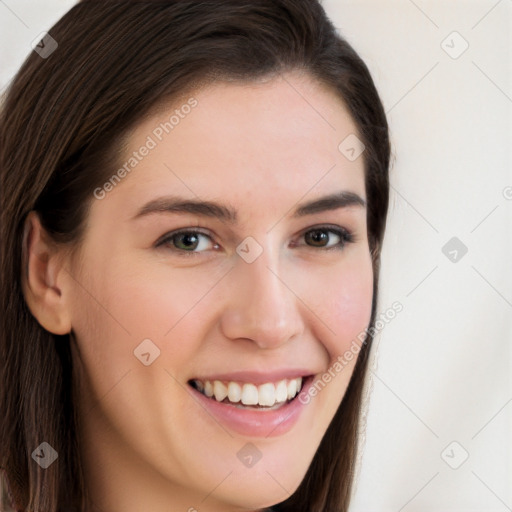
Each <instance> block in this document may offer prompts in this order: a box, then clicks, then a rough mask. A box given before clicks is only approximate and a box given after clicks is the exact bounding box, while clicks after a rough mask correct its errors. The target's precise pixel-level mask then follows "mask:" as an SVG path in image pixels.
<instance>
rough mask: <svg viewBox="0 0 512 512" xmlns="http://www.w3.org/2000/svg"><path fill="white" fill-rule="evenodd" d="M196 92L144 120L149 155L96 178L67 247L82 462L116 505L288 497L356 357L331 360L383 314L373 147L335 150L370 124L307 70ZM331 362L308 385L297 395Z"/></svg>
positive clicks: (138, 141)
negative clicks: (373, 316)
mask: <svg viewBox="0 0 512 512" xmlns="http://www.w3.org/2000/svg"><path fill="white" fill-rule="evenodd" d="M191 96H193V97H194V98H195V100H196V101H197V104H196V103H194V104H193V106H192V107H191V108H185V107H183V108H181V107H182V104H173V105H172V107H169V109H161V110H160V111H159V113H158V114H155V115H152V116H151V117H150V118H148V119H146V120H144V122H143V123H141V124H140V125H139V126H137V127H136V129H135V130H134V131H133V132H132V134H131V136H130V139H129V148H128V150H127V152H126V155H125V159H124V160H125V161H126V162H128V161H129V159H130V158H131V157H133V158H135V159H136V162H135V160H132V161H131V163H132V166H130V165H129V166H128V167H126V168H125V170H126V169H130V171H129V172H126V176H123V174H124V173H121V177H122V180H121V181H120V182H119V180H117V181H114V180H112V183H114V185H115V186H113V185H107V186H106V187H105V188H104V189H102V191H103V192H101V193H97V194H96V196H97V197H101V199H94V198H93V200H92V206H91V210H90V213H89V217H88V220H87V229H86V232H85V238H84V241H83V244H82V246H81V247H80V251H79V253H78V256H79V257H77V258H73V259H71V260H70V261H69V262H68V263H69V265H68V269H69V272H70V274H68V278H67V281H66V285H67V288H65V291H64V293H67V296H68V299H67V300H68V307H69V315H70V318H71V323H72V328H73V333H74V335H75V337H76V341H77V345H78V347H79V350H80V361H78V360H77V361H76V365H77V367H76V368H77V370H78V371H80V378H81V381H82V390H81V404H80V406H81V421H82V428H83V434H84V438H83V444H82V451H83V453H84V456H85V461H86V480H87V483H88V487H89V489H90V491H91V498H92V501H93V503H95V504H96V505H98V506H99V507H100V508H101V509H103V510H124V511H128V512H129V511H136V510H137V511H140V510H153V511H157V512H159V511H164V510H165V511H167V510H169V506H171V505H172V510H183V511H187V510H195V509H197V510H198V511H201V512H204V511H221V510H222V511H226V510H233V511H234V510H240V509H242V507H245V508H246V509H247V508H249V509H251V510H254V509H260V508H262V507H264V506H269V505H271V504H275V503H278V502H280V501H283V500H285V499H286V498H288V497H289V494H290V493H292V492H293V491H295V489H296V488H297V486H298V485H299V483H300V482H301V480H302V478H303V477H304V475H305V473H306V471H307V468H308V466H309V464H310V463H311V460H312V458H313V456H314V454H315V451H316V449H317V448H318V445H319V443H320V441H321V439H322V436H323V435H324V433H325V431H326V429H327V427H328V425H329V423H330V421H331V420H332V418H333V416H334V414H335V412H336V410H337V408H338V406H339V404H340V402H341V400H342V398H343V395H344V393H345V390H346V387H347V385H348V382H349V380H350V377H351V375H352V371H353V368H354V365H355V361H356V360H355V359H354V360H352V361H351V362H349V363H348V364H347V365H346V366H344V368H343V370H342V371H339V372H337V373H334V372H333V371H332V367H333V364H334V363H335V361H336V360H337V358H338V356H340V355H341V354H343V353H344V352H345V351H346V350H347V349H348V348H349V347H350V345H351V342H352V341H353V340H354V339H355V338H356V336H357V335H358V334H359V333H360V332H361V331H363V330H364V329H365V328H366V327H367V326H368V323H369V320H370V313H371V305H372V279H373V273H372V262H371V257H370V252H369V247H368V241H367V231H366V208H365V206H364V201H365V199H366V195H365V181H364V164H363V157H362V156H361V157H360V158H357V159H356V160H354V161H350V160H349V159H347V158H346V157H345V156H344V155H343V154H342V153H341V152H340V151H339V150H338V145H339V144H340V142H341V141H342V140H343V139H345V138H346V137H347V136H348V135H350V134H353V133H356V127H355V125H354V123H353V121H352V120H351V118H350V116H349V115H348V113H347V111H346V110H345V108H344V106H343V105H342V103H341V101H340V100H339V99H338V98H337V97H336V96H335V95H334V93H332V92H331V91H329V90H327V89H325V88H323V87H321V86H320V85H318V84H317V83H316V82H314V81H312V80H311V79H309V78H308V77H306V76H299V75H297V74H288V75H286V80H283V79H282V78H276V79H273V80H271V81H267V82H258V83H254V84H250V85H247V84H246V85H242V84H235V83H224V82H217V83H215V84H213V85H211V86H209V87H207V88H205V89H202V90H200V91H197V92H195V93H194V94H193V95H191ZM176 109H178V111H179V112H178V113H175V110H176ZM173 114H175V118H174V119H171V121H169V120H170V118H171V115H173ZM178 118H179V120H178V121H177V119H178ZM165 122H170V123H171V124H172V128H170V127H169V125H167V126H166V125H165V124H163V125H162V124H161V123H165ZM163 126H166V127H167V130H168V132H169V133H166V131H165V130H164V129H163ZM159 127H160V129H158V128H159ZM148 137H150V139H151V140H150V139H148ZM160 139H161V140H160ZM143 146H145V147H147V148H149V149H148V150H147V151H146V150H141V149H140V148H142V147H143ZM134 151H135V152H137V154H136V155H134V154H133V152H134ZM143 153H144V155H143ZM123 164H124V161H123V163H122V164H121V165H123ZM105 190H108V192H107V193H104V192H105ZM361 203H363V204H361ZM178 231H179V232H180V234H177V232H178ZM71 276H72V277H71ZM75 357H76V354H75ZM329 369H331V372H332V373H334V374H335V377H333V378H332V379H331V382H329V383H328V384H327V385H326V386H325V387H324V388H323V389H322V390H321V391H320V392H318V393H317V394H316V396H314V397H313V398H311V400H300V399H299V397H298V396H296V397H295V398H294V399H293V400H288V399H289V398H293V397H294V396H295V392H294V389H293V388H294V386H296V385H297V379H302V383H301V380H299V381H298V384H299V385H302V386H304V389H303V390H302V393H307V392H308V389H309V387H310V386H311V385H312V381H313V380H315V379H316V378H318V377H321V376H322V374H323V373H324V372H327V371H328V370H329ZM201 391H202V392H201ZM212 393H214V396H212V397H207V396H205V394H208V395H211V394H212ZM225 393H229V396H228V397H226V398H225V397H224V395H225ZM308 396H309V395H308ZM215 398H217V399H218V400H216V399H215ZM229 398H231V399H232V400H233V401H237V400H241V401H242V402H245V403H246V404H263V405H248V406H245V407H241V406H240V405H241V402H238V407H236V406H234V405H232V404H230V403H227V402H228V401H229ZM219 400H223V402H222V403H220V402H219ZM272 404H273V405H272ZM340 435H341V434H340Z"/></svg>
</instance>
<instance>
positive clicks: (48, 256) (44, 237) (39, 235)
mask: <svg viewBox="0 0 512 512" xmlns="http://www.w3.org/2000/svg"><path fill="white" fill-rule="evenodd" d="M65 283H66V279H65V269H64V267H63V258H62V250H59V248H58V247H57V245H56V244H55V243H54V242H52V241H51V239H50V237H49V235H48V234H47V233H46V231H45V230H44V228H43V226H42V225H41V221H40V220H39V216H38V215H37V213H36V212H35V211H31V212H30V213H29V214H28V216H27V219H26V221H25V228H24V234H23V250H22V289H23V294H24V296H25V300H26V302H27V305H28V307H29V309H30V311H31V313H32V314H33V315H34V317H35V318H36V319H37V321H38V322H39V324H40V325H41V326H42V327H44V328H45V329H46V330H47V331H49V332H52V333H54V334H68V333H69V332H70V331H71V322H70V317H69V311H68V308H67V304H66V298H67V294H66V293H65V286H64V285H65Z"/></svg>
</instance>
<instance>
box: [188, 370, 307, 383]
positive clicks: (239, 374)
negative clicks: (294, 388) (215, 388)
mask: <svg viewBox="0 0 512 512" xmlns="http://www.w3.org/2000/svg"><path fill="white" fill-rule="evenodd" d="M314 374H315V372H313V371H311V370H307V369H304V368H286V369H282V370H274V371H271V372H260V371H242V370H240V371H236V372H229V373H215V374H211V375H206V376H205V375H203V376H200V375H198V376H196V377H194V378H193V379H191V380H200V381H203V382H204V381H207V380H208V381H210V382H213V381H214V380H219V381H233V382H244V383H250V384H265V383H267V382H279V381H280V380H283V379H296V378H298V377H309V376H310V375H314Z"/></svg>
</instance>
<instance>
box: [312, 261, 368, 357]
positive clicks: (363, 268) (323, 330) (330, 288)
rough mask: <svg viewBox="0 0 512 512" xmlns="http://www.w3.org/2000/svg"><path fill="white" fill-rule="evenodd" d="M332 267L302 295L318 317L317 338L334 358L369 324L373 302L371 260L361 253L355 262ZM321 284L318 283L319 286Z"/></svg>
mask: <svg viewBox="0 0 512 512" xmlns="http://www.w3.org/2000/svg"><path fill="white" fill-rule="evenodd" d="M348 263H349V262H347V265H345V266H343V267H341V266H340V268H339V269H333V270H332V271H331V272H329V275H328V276H325V275H324V276H322V278H320V277H319V278H318V280H317V282H318V283H319V285H318V286H313V285H310V289H309V291H308V292H307V294H306V295H305V296H306V297H308V296H309V297H310V304H311V309H312V310H313V311H314V312H315V314H316V315H317V316H318V320H317V321H316V325H317V326H318V331H317V337H318V339H320V340H322V343H323V345H324V347H325V349H326V350H327V352H328V353H329V356H330V357H331V359H335V358H336V357H338V356H339V355H340V354H342V353H343V352H345V350H347V348H348V347H349V346H350V344H351V342H352V341H353V340H354V339H356V338H357V336H358V335H359V334H360V333H361V332H364V331H365V329H366V328H367V327H368V324H369V322H370V317H371V309H372V301H373V269H372V263H371V259H370V257H369V255H368V257H367V258H365V257H364V256H362V257H361V258H359V259H357V261H355V262H354V263H351V264H348ZM320 283H321V285H320Z"/></svg>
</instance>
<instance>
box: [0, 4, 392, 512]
mask: <svg viewBox="0 0 512 512" xmlns="http://www.w3.org/2000/svg"><path fill="white" fill-rule="evenodd" d="M49 33H50V35H51V37H52V38H53V39H55V41H57V43H58V48H57V49H56V50H55V51H54V52H53V53H52V54H51V55H49V56H47V58H45V59H43V58H41V56H40V55H38V54H37V53H36V52H35V51H34V52H32V53H31V54H30V55H29V56H28V58H27V59H26V61H25V62H24V64H23V66H22V67H21V69H20V70H19V72H18V73H17V75H16V77H15V78H14V80H13V81H12V83H11V84H10V86H9V88H8V90H7V92H6V95H5V98H4V101H3V105H2V108H1V112H0V194H1V197H0V199H1V212H0V240H1V248H0V468H1V470H2V471H3V473H4V475H5V477H6V479H7V481H8V483H9V493H10V497H11V498H12V502H13V504H14V508H15V509H16V510H23V511H25V510H27V511H44V512H56V511H68V512H69V511H71V510H73V511H82V510H85V508H84V507H85V497H84V496H85V489H84V478H83V471H82V464H81V460H80V456H79V446H80V439H79V438H78V434H77V425H78V423H77V421H78V420H77V416H76V408H75V404H76V403H77V402H76V399H77V397H76V391H75V389H74V386H73V385H72V384H73V379H74V373H73V365H72V357H71V346H70V344H71V343H72V340H71V338H70V336H68V335H66V336H57V335H54V334H52V333H50V332H48V331H46V330H45V329H44V328H43V327H41V326H40V325H39V323H38V322H37V321H36V320H35V318H34V317H33V316H32V315H31V313H30V310H29V309H28V306H27V304H26V302H25V299H24V296H23V293H22V287H21V276H22V269H23V268H24V265H25V262H24V261H23V253H22V247H23V227H24V222H25V219H26V217H27V214H28V213H29V212H30V211H31V210H35V211H36V212H37V213H38V214H39V216H40V218H41V221H42V225H43V227H44V228H45V230H46V231H47V232H48V233H49V234H50V235H51V237H52V238H53V239H54V240H55V242H57V243H61V244H68V245H70V246H71V247H73V246H74V245H76V244H78V243H79V242H80V240H81V237H82V236H83V232H84V224H85V220H86V218H87V213H88V209H89V207H90V204H91V199H92V198H93V190H94V189H95V188H96V187H98V186H100V185H101V184H102V183H104V182H105V179H106V177H108V176H110V175H111V173H112V169H115V168H116V161H115V160H116V156H117V155H118V154H119V152H118V150H119V148H120V145H121V143H122V141H123V140H124V136H125V135H126V134H127V133H128V130H129V129H131V128H133V127H134V126H135V125H136V124H137V122H139V121H140V120H141V119H142V118H143V116H146V115H148V113H150V112H151V111H152V109H154V108H156V107H158V106H159V105H160V104H163V102H169V101H171V100H172V99H173V98H177V97H178V96H181V95H183V94H184V93H185V92H186V91H193V90H194V88H196V87H198V86H199V85H204V84H208V83H212V82H214V81H216V80H222V79H229V80H235V81H240V82H251V81H254V80H257V79H260V78H265V77H272V76H274V75H278V74H281V73H283V72H286V71H291V70H302V71H305V72H306V73H308V74H309V75H310V76H311V77H313V78H314V79H316V80H317V81H319V82H321V83H322V84H324V85H327V86H329V87H330V88H331V89H332V91H333V93H334V94H336V95H337V96H338V97H339V98H340V99H341V100H342V101H343V102H344V104H345V105H346V107H347V109H348V111H349V113H350V114H351V116H352V118H353V120H354V122H355V125H356V126H357V129H358V137H359V138H360V139H361V140H362V141H363V143H364V145H365V147H366V149H365V151H364V153H363V158H364V165H365V187H366V195H367V202H368V208H367V226H368V242H369V247H370V251H371V255H372V261H373V273H374V283H373V304H372V315H371V321H370V324H369V325H370V326H373V325H374V322H375V314H376V305H377V290H378V278H379V266H380V252H381V244H382V238H383V235H384V230H385V225H386V216H387V209H388V195H389V183H388V167H389V161H390V143H389V137H388V125H387V121H386V116H385V112H384V109H383V106H382V103H381V101H380V98H379V95H378V93H377V90H376V88H375V86H374V83H373V80H372V78H371V76H370V73H369V71H368V68H367V66H366V65H365V64H364V63H363V61H362V60H361V58H360V57H359V56H358V55H357V54H356V52H355V51H354V50H353V48H352V47H351V46H350V44H349V43H348V42H347V41H345V40H344V39H343V38H342V37H341V36H340V35H339V34H338V33H337V31H336V29H335V28H334V26H333V24H332V23H331V22H330V21H329V19H328V17H327V16H326V14H325V12H324V9H323V7H322V6H321V4H320V3H319V2H318V1H317V0H202V1H200V2H199V1H195V0H154V1H132V0H109V1H95V0H84V1H82V2H79V3H78V4H77V5H75V6H74V7H73V8H72V9H71V10H70V11H68V13H67V14H65V15H64V16H63V17H62V18H61V19H60V20H59V21H58V22H57V23H56V24H55V26H54V27H53V28H51V29H50V31H49ZM340 142H341V141H340ZM371 343H372V336H368V337H367V339H366V342H365V343H363V345H362V348H361V351H360V353H359V356H358V360H357V364H356V367H355V370H354V373H353V375H352V378H351V381H350V383H349V386H348V389H347V391H346V394H345V396H344V398H343V401H342V403H341V405H340V407H339V409H338V411H337V412H336V414H335V416H334V418H333V420H332V422H331V424H330V425H329V427H328V430H327V432H326V434H325V436H324V437H323V439H322V442H321V444H320V447H319V449H318V451H317V453H316V455H315V457H314V459H313V461H312V463H311V465H310V467H309V469H308V471H307V474H306V476H305V478H304V480H303V481H302V483H301V485H300V486H299V488H298V490H297V491H296V492H295V493H294V494H293V495H292V496H291V497H290V498H289V499H287V500H286V501H284V502H282V503H280V504H279V505H276V506H275V507H274V510H276V511H278V512H334V511H336V512H343V511H346V510H347V509H348V504H349V499H350V494H351V487H352V481H353V475H354V464H355V461H356V451H357V439H358V428H359V412H360V408H361V396H362V389H363V385H364V380H365V375H366V371H367V362H368V355H369V351H370V348H371ZM42 441H47V442H48V443H49V444H51V445H52V446H53V447H54V448H55V449H56V450H57V452H58V454H59V457H58V459H57V460H56V461H55V462H54V463H53V464H52V465H51V466H50V467H49V468H48V469H42V468H41V467H40V466H39V465H38V464H36V463H35V462H34V461H33V460H32V458H31V454H32V452H33V451H34V449H35V448H36V447H37V446H38V445H39V444H40V443H41V442H42Z"/></svg>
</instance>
